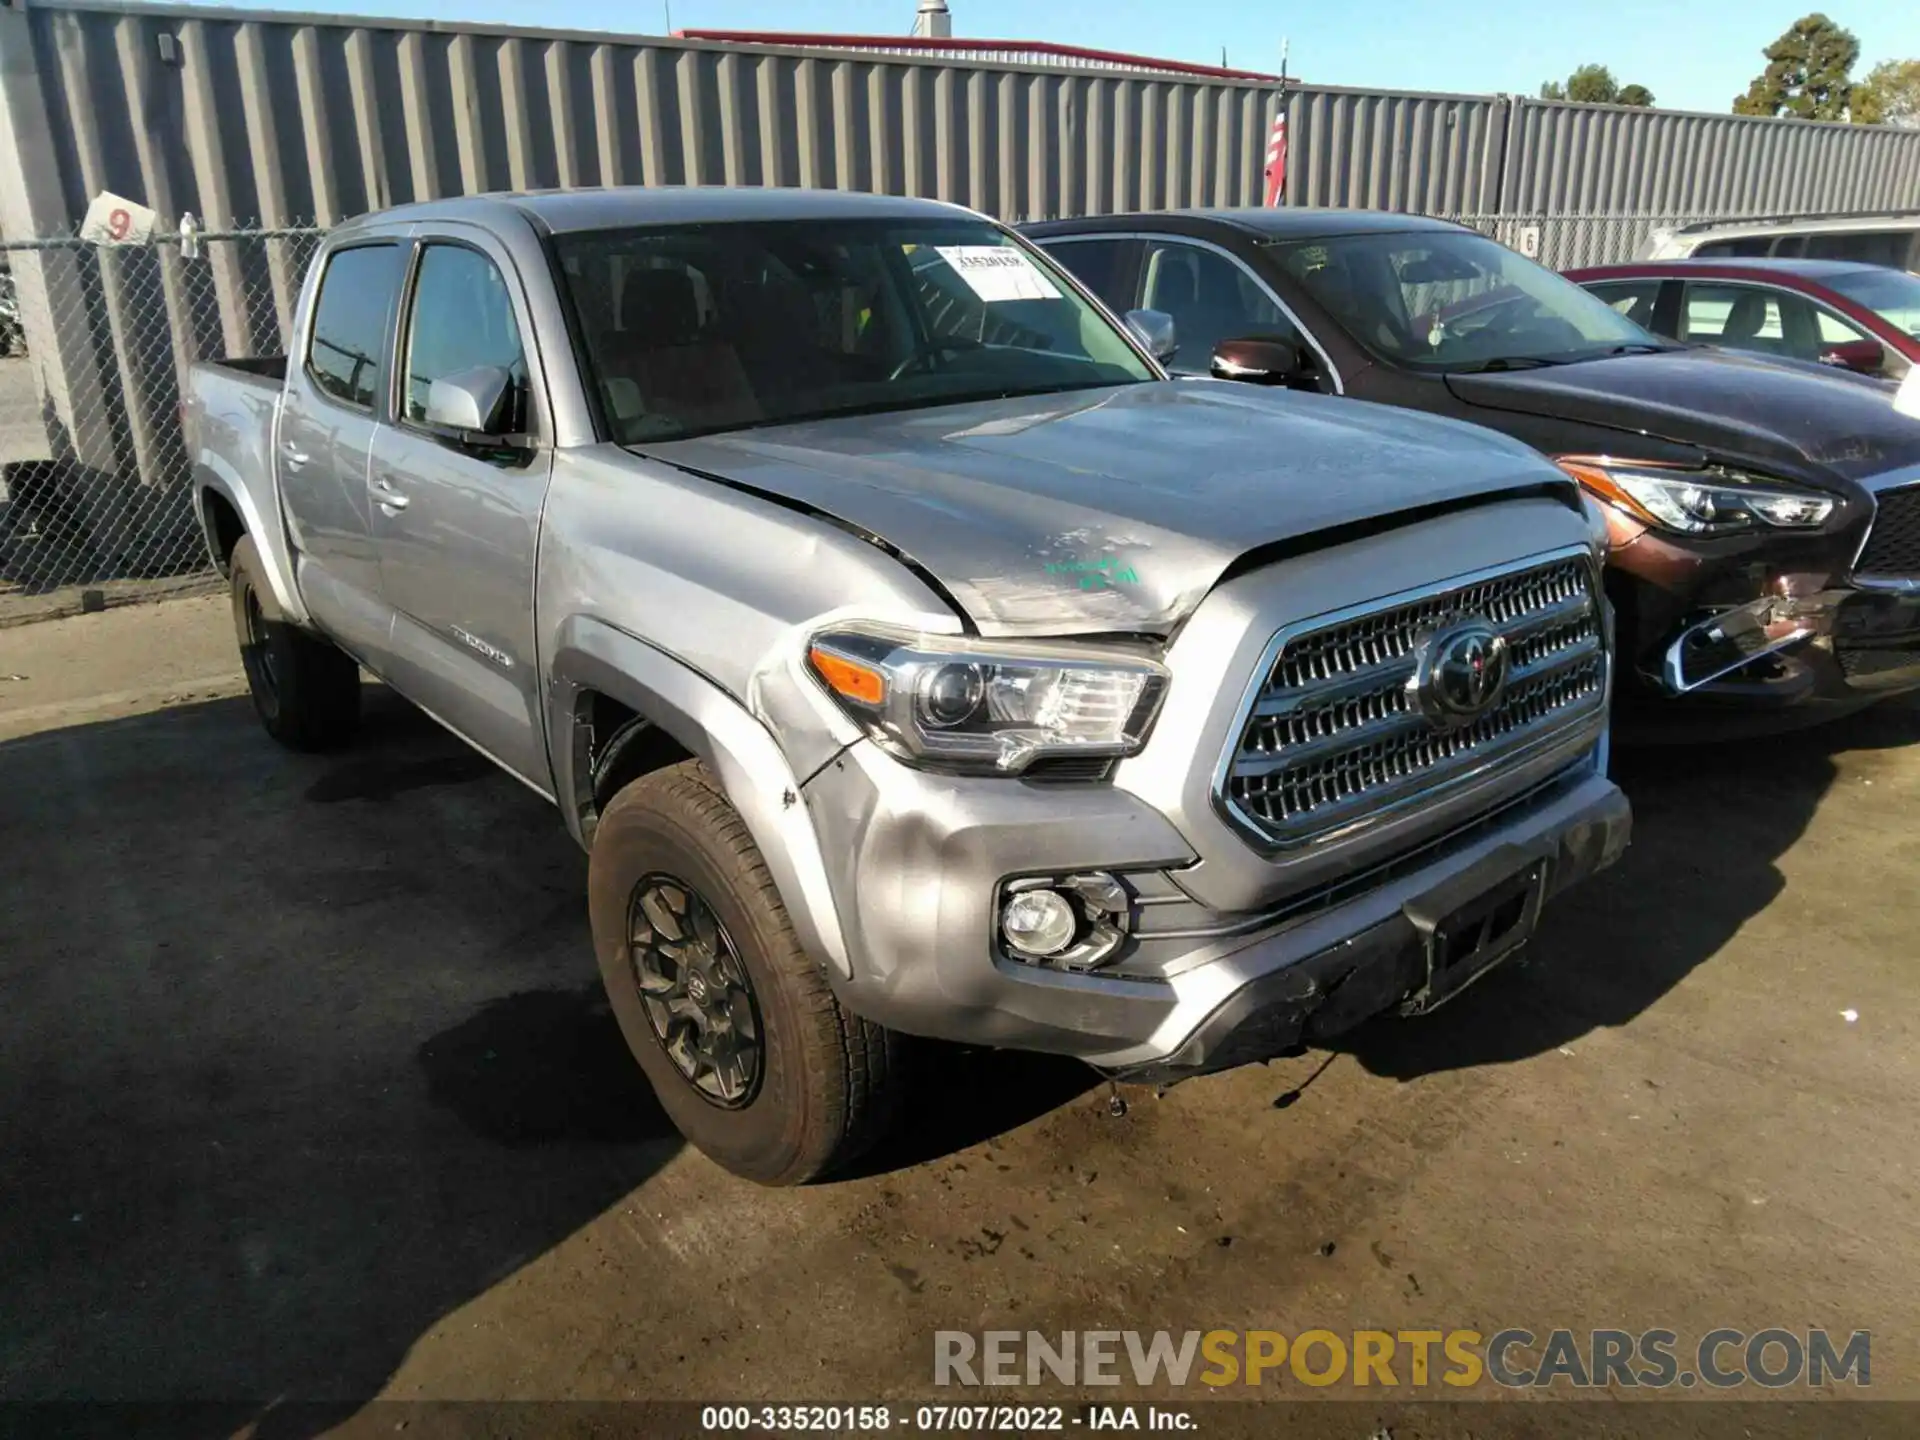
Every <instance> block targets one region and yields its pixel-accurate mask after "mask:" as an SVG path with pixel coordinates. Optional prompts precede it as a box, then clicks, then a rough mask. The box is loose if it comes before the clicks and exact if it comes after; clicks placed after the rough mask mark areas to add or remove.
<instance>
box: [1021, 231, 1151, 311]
mask: <svg viewBox="0 0 1920 1440" xmlns="http://www.w3.org/2000/svg"><path fill="white" fill-rule="evenodd" d="M1040 248H1041V249H1043V250H1045V251H1046V252H1047V254H1049V255H1051V256H1052V257H1053V258H1054V259H1055V260H1058V261H1059V262H1060V263H1061V264H1062V265H1064V266H1066V267H1067V269H1069V270H1071V271H1072V272H1073V278H1074V279H1076V280H1078V281H1079V282H1080V283H1081V284H1082V285H1084V286H1086V287H1087V288H1088V289H1089V290H1091V291H1093V293H1094V294H1096V295H1098V296H1099V297H1100V299H1101V300H1102V301H1103V302H1104V303H1105V305H1106V307H1107V308H1108V309H1109V310H1111V311H1113V312H1114V314H1116V315H1123V314H1125V313H1126V312H1127V311H1128V310H1131V309H1132V308H1133V274H1134V269H1135V267H1136V266H1137V265H1138V263H1139V253H1140V242H1139V241H1137V240H1118V239H1116V240H1052V241H1043V242H1042V243H1041V247H1040Z"/></svg>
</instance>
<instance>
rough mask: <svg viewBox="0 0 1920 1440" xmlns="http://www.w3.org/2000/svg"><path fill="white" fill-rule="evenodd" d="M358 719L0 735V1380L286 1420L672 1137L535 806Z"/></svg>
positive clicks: (610, 1188) (301, 1414)
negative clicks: (324, 729)
mask: <svg viewBox="0 0 1920 1440" xmlns="http://www.w3.org/2000/svg"><path fill="white" fill-rule="evenodd" d="M376 693H377V692H376ZM369 719H370V725H369V729H370V730H371V731H372V733H371V734H370V735H369V736H368V747H367V749H365V750H362V751H356V752H354V753H353V754H352V755H349V756H341V757H331V758H306V757H296V756H290V755H288V754H286V753H285V752H283V751H280V750H279V749H278V748H277V747H275V746H273V745H272V744H271V743H270V742H268V741H267V740H266V739H265V738H264V737H262V736H261V735H260V734H259V732H258V728H257V725H256V723H255V721H254V718H253V715H252V711H251V708H250V706H249V703H248V701H246V700H245V699H235V700H222V701H216V702H211V703H206V704H200V705H194V706H189V707H183V708H181V709H178V710H175V711H171V712H168V713H164V714H159V715H151V716H143V717H139V718H133V719H127V720H117V721H110V722H106V723H101V724H96V725H88V726H81V727H76V728H73V729H69V730H63V731H55V732H50V733H46V734H41V735H36V736H31V737H28V738H26V739H22V740H17V741H12V742H9V743H6V744H0V796H3V797H4V802H3V803H0V855H4V856H5V857H7V858H6V862H5V864H4V866H3V867H0V985H4V988H5V993H6V994H7V996H8V1003H7V1005H6V1006H4V1007H0V1056H4V1060H3V1061H0V1154H3V1155H4V1156H5V1157H6V1160H5V1169H6V1174H7V1183H6V1184H4V1185H0V1234H4V1235H5V1236H6V1237H7V1243H6V1244H5V1245H4V1246H0V1398H4V1399H5V1400H7V1401H9V1402H18V1401H23V1400H28V1401H30V1400H41V1401H57V1400H62V1399H66V1400H88V1401H98V1400H106V1399H114V1398H124V1399H127V1400H134V1401H144V1402H154V1401H199V1400H218V1401H220V1402H222V1404H221V1405H220V1407H219V1408H218V1409H217V1410H202V1409H190V1410H185V1411H181V1412H179V1413H178V1414H177V1416H176V1417H175V1418H176V1420H177V1423H176V1424H174V1425H172V1426H169V1425H168V1424H166V1423H163V1422H164V1420H165V1417H164V1416H152V1417H149V1418H150V1419H151V1420H152V1422H153V1423H154V1424H155V1425H157V1427H158V1429H159V1430H160V1431H162V1432H169V1431H170V1433H181V1434H186V1433H194V1434H207V1433H216V1432H218V1433H230V1432H232V1431H233V1430H235V1429H236V1428H242V1427H246V1426H256V1428H254V1429H253V1431H252V1433H257V1434H261V1435H268V1434H292V1433H313V1432H314V1431H316V1430H318V1429H321V1428H324V1427H325V1426H326V1425H327V1424H330V1423H333V1422H335V1421H337V1420H339V1419H341V1418H343V1417H344V1415H345V1414H347V1413H349V1412H350V1410H351V1409H352V1408H353V1407H354V1406H355V1405H357V1404H358V1403H360V1402H363V1401H364V1400H365V1398H366V1397H367V1396H369V1395H372V1394H374V1393H375V1392H376V1391H378V1390H379V1389H380V1388H381V1386H382V1385H383V1384H384V1383H385V1382H386V1381H387V1380H388V1378H389V1377H390V1376H391V1375H393V1373H394V1372H395V1370H396V1369H397V1368H398V1367H399V1365H400V1363H401V1362H402V1360H403V1359H404V1358H405V1356H406V1355H407V1353H408V1350H409V1349H410V1348H411V1347H412V1346H413V1345H414V1344H415V1342H417V1341H418V1340H419V1339H420V1338H421V1337H422V1336H423V1335H425V1334H427V1333H428V1332H430V1331H432V1330H433V1329H434V1328H435V1327H436V1326H437V1325H439V1324H441V1323H443V1322H444V1320H445V1317H447V1316H448V1315H449V1314H450V1313H452V1312H454V1311H456V1310H458V1309H459V1308H460V1307H461V1306H462V1305H464V1304H465V1303H466V1302H468V1301H469V1300H471V1299H472V1298H473V1297H475V1296H476V1295H479V1294H480V1293H482V1292H484V1291H485V1290H487V1289H488V1288H489V1287H491V1286H493V1285H495V1284H496V1283H498V1282H499V1281H500V1280H502V1279H503V1278H504V1277H505V1276H507V1275H508V1274H510V1273H511V1272H513V1271H515V1270H516V1269H518V1268H520V1267H522V1266H524V1265H526V1264H528V1263H529V1262H531V1261H533V1260H535V1259H536V1258H537V1257H539V1256H541V1255H542V1254H544V1253H545V1252H547V1251H549V1250H551V1249H552V1248H553V1247H554V1246H555V1245H556V1244H558V1243H559V1242H560V1241H561V1240H562V1239H564V1238H565V1237H566V1236H568V1235H570V1234H573V1233H574V1232H576V1231H577V1230H579V1229H580V1228H581V1227H582V1226H584V1225H586V1224H588V1223H589V1222H590V1221H592V1220H593V1219H594V1218H595V1217H596V1216H599V1215H600V1214H602V1213H603V1212H605V1211H606V1210H607V1209H608V1208H609V1207H611V1206H613V1205H614V1204H616V1203H617V1202H618V1201H620V1200H621V1199H622V1198H623V1197H625V1196H627V1195H628V1194H629V1193H630V1192H631V1191H632V1190H633V1189H634V1188H635V1187H636V1186H639V1185H641V1184H643V1183H644V1182H645V1181H647V1180H648V1179H649V1177H651V1176H652V1175H653V1174H655V1173H656V1172H657V1171H658V1170H659V1168H660V1167H661V1166H662V1165H663V1164H665V1163H666V1162H667V1161H668V1160H669V1159H670V1158H672V1157H673V1156H674V1155H675V1154H676V1153H677V1152H678V1150H679V1147H680V1141H679V1140H678V1138H677V1137H676V1136H675V1135H674V1134H673V1132H672V1130H671V1128H670V1127H669V1126H668V1124H667V1122H666V1120H665V1118H664V1116H663V1115H662V1113H661V1111H660V1109H659V1106H658V1104H657V1102H656V1101H655V1100H654V1097H653V1094H652V1092H651V1090H650V1089H649V1088H648V1086H647V1084H646V1081H645V1079H644V1078H643V1076H642V1074H641V1072H640V1070H639V1068H638V1067H637V1066H636V1065H635V1064H634V1063H633V1061H632V1060H631V1058H630V1057H629V1056H628V1054H627V1051H626V1047H625V1045H624V1044H623V1043H622V1041H621V1039H620V1034H619V1030H618V1028H617V1026H616V1025H615V1023H614V1021H613V1017H612V1015H611V1013H610V1011H609V1010H608V1009H607V1007H606V1005H605V1002H604V1000H603V999H602V997H601V994H600V988H599V983H598V977H597V975H596V974H595V971H594V965H593V958H592V947H591V944H590V943H589V940H588V937H587V927H586V920H585V913H584V911H585V906H584V904H583V902H582V899H581V896H582V893H583V891H582V887H583V883H584V875H583V870H584V862H583V861H582V858H581V857H580V855H579V854H578V852H577V850H576V849H575V847H574V846H573V844H572V842H571V841H570V840H569V839H568V838H567V837H566V835H565V834H564V833H563V832H562V831H561V829H560V827H559V826H558V825H557V823H556V822H555V820H554V818H553V816H552V814H551V812H550V811H548V810H547V809H546V808H545V807H544V806H542V805H541V803H540V802H539V801H538V800H537V799H536V798H535V797H533V796H531V795H528V794H527V793H526V792H524V791H522V790H521V789H520V787H518V786H516V785H514V784H512V783H511V782H510V781H507V780H505V779H503V778H495V777H487V778H485V779H484V780H483V779H482V778H481V777H482V776H483V774H484V772H483V771H469V770H468V769H466V768H465V767H464V764H463V762H462V761H461V760H460V747H459V746H458V743H457V742H455V741H453V740H452V739H451V738H449V737H447V736H445V735H444V734H443V733H441V732H440V731H439V730H438V729H437V728H436V727H434V726H433V725H432V724H431V723H430V722H428V721H426V720H424V719H421V718H420V717H418V716H417V715H416V714H415V713H414V712H412V711H411V710H409V709H407V708H406V707H404V706H400V705H399V704H398V702H395V701H392V700H391V699H386V700H385V701H384V703H382V702H381V701H380V700H378V699H377V700H376V702H375V707H374V712H373V713H372V714H371V715H370V717H369ZM306 1402H311V1404H309V1403H306ZM316 1407H317V1408H316ZM95 1419H97V1420H100V1421H101V1422H102V1423H104V1424H106V1426H107V1428H108V1429H110V1430H111V1429H117V1428H122V1422H125V1421H128V1420H129V1417H128V1416H126V1415H119V1416H117V1417H116V1416H112V1415H107V1414H104V1413H103V1414H101V1415H98V1416H95ZM51 1421H52V1423H53V1424H54V1425H55V1428H58V1427H60V1426H64V1425H66V1424H67V1423H69V1422H76V1423H77V1422H82V1421H86V1416H85V1415H84V1414H78V1415H76V1414H74V1413H71V1412H69V1413H68V1414H66V1415H65V1416H63V1417H51ZM256 1422H257V1425H256ZM89 1423H90V1422H89ZM142 1423H143V1424H144V1423H146V1421H144V1420H143V1421H142ZM0 1428H3V1427H0Z"/></svg>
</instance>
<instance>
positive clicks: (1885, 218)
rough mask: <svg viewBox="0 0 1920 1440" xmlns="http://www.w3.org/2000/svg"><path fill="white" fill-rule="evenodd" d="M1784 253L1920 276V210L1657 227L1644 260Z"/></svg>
mask: <svg viewBox="0 0 1920 1440" xmlns="http://www.w3.org/2000/svg"><path fill="white" fill-rule="evenodd" d="M1761 255H1769V256H1783V257H1789V258H1796V259H1808V260H1853V261H1858V262H1860V263H1862V264H1867V265H1890V266H1892V267H1893V268H1894V269H1896V270H1910V271H1912V272H1913V273H1914V274H1916V275H1920V210H1905V211H1887V212H1885V213H1882V214H1875V215H1830V216H1826V217H1820V216H1807V215H1782V216H1778V217H1776V218H1774V219H1757V220H1756V219H1745V220H1701V221H1698V222H1696V223H1694V224H1691V225H1680V226H1677V227H1675V228H1673V229H1667V230H1656V231H1654V232H1653V236H1652V238H1651V239H1650V240H1649V241H1648V242H1647V251H1646V254H1645V255H1643V256H1642V257H1641V258H1642V259H1644V260H1685V259H1690V258H1699V259H1702V260H1710V259H1716V258H1731V257H1740V258H1745V259H1751V258H1754V257H1756V256H1761Z"/></svg>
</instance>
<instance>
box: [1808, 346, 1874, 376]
mask: <svg viewBox="0 0 1920 1440" xmlns="http://www.w3.org/2000/svg"><path fill="white" fill-rule="evenodd" d="M1820 363H1821V364H1822V365H1833V366H1836V367H1837V368H1839V369H1842V370H1852V371H1855V372H1857V373H1859V374H1861V375H1878V374H1879V373H1880V372H1881V371H1882V370H1884V369H1885V368H1886V364H1887V353H1886V351H1885V350H1883V349H1881V347H1880V342H1879V341H1878V340H1842V341H1841V342H1840V343H1839V344H1838V345H1824V346H1822V347H1821V349H1820Z"/></svg>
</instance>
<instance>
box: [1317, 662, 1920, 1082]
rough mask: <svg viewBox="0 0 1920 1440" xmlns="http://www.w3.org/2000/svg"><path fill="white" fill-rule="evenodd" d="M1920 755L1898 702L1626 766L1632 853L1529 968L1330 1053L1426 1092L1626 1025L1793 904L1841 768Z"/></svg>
mask: <svg viewBox="0 0 1920 1440" xmlns="http://www.w3.org/2000/svg"><path fill="white" fill-rule="evenodd" d="M1916 742H1920V704H1915V703H1914V702H1912V701H1911V700H1893V701H1889V702H1886V703H1884V704H1881V705H1878V706H1876V707H1874V708H1872V709H1869V710H1865V711H1862V712H1859V713H1857V714H1855V715H1852V716H1849V717H1847V718H1846V719H1843V720H1840V721H1837V722H1834V723H1832V724H1828V725H1825V726H1821V727H1817V728H1814V729H1810V730H1803V731H1797V732H1793V733H1789V734H1785V735H1776V736H1772V737H1769V738H1764V739H1754V740H1743V741H1737V742H1726V743H1722V744H1715V745H1695V746H1684V747H1681V746H1676V747H1670V748H1659V749H1646V750H1627V751H1621V752H1616V755H1615V758H1614V765H1613V770H1614V776H1615V778H1616V779H1617V780H1618V781H1619V783H1620V786H1621V788H1622V789H1623V790H1625V791H1626V792H1627V795H1628V797H1629V798H1630V799H1631V800H1632V801H1633V808H1634V833H1633V843H1632V844H1631V845H1630V846H1629V847H1628V850H1627V853H1626V855H1625V856H1624V857H1623V858H1622V859H1621V861H1620V863H1619V864H1617V865H1616V866H1614V867H1613V869H1611V870H1609V871H1606V872H1604V873H1603V874H1601V875H1598V876H1596V877H1594V878H1593V879H1591V880H1589V881H1587V882H1586V883H1585V884H1584V885H1582V886H1580V887H1578V888H1576V889H1574V890H1571V891H1569V892H1567V893H1566V894H1564V895H1562V896H1560V897H1559V898H1558V899H1557V900H1556V901H1555V902H1554V903H1553V904H1552V905H1551V906H1550V907H1549V909H1548V912H1547V914H1546V915H1545V916H1543V917H1542V923H1541V928H1540V931H1539V933H1538V934H1537V935H1536V936H1535V937H1534V939H1533V941H1532V943H1531V944H1530V945H1529V947H1528V948H1529V950H1530V952H1531V956H1530V958H1529V959H1528V961H1527V962H1526V963H1524V964H1521V965H1517V966H1515V967H1513V968H1512V969H1511V970H1508V971H1502V972H1496V973H1494V974H1493V975H1490V976H1488V977H1487V978H1486V979H1485V980H1483V981H1481V982H1480V984H1479V985H1478V986H1476V987H1475V989H1474V990H1473V991H1472V992H1470V993H1469V994H1467V995H1465V996H1462V997H1461V998H1460V999H1459V1000H1458V1001H1456V1002H1455V1003H1453V1004H1451V1005H1448V1006H1446V1007H1445V1008H1443V1009H1441V1010H1439V1011H1437V1012H1435V1013H1434V1014H1432V1015H1430V1016H1426V1017H1424V1018H1421V1019H1417V1020H1410V1021H1400V1020H1397V1019H1392V1018H1385V1019H1380V1020H1376V1021H1374V1022H1371V1023H1370V1024H1368V1025H1365V1026H1362V1027H1360V1028H1359V1029H1357V1030H1355V1031H1353V1032H1351V1033H1349V1034H1347V1035H1345V1036H1341V1037H1337V1038H1336V1039H1335V1040H1333V1041H1332V1042H1331V1043H1330V1048H1332V1049H1333V1050H1335V1051H1340V1052H1345V1053H1349V1054H1351V1055H1353V1056H1354V1057H1355V1058H1356V1059H1357V1060H1359V1061H1360V1063H1361V1064H1362V1065H1364V1066H1365V1067H1366V1068H1367V1069H1368V1070H1369V1071H1371V1072H1373V1073H1374V1074H1377V1075H1386V1076H1390V1077H1394V1078H1397V1079H1413V1078H1415V1077H1416V1076H1420V1075H1425V1074H1429V1073H1432V1072H1435V1071H1441V1070H1451V1069H1460V1068H1465V1067H1469V1066H1477V1065H1488V1064H1499V1063H1502V1062H1505V1061H1511V1060H1519V1059H1524V1058H1526V1057H1528V1056H1531V1055H1537V1054H1540V1053H1543V1052H1544V1051H1547V1050H1551V1049H1555V1048H1557V1047H1558V1046H1561V1045H1565V1044H1568V1043H1569V1042H1571V1041H1573V1040H1575V1039H1578V1038H1579V1037H1581V1036H1583V1035H1586V1034H1588V1033H1589V1032H1591V1031H1593V1030H1595V1029H1599V1028H1602V1027H1606V1026H1615V1025H1624V1024H1626V1023H1627V1022H1628V1021H1630V1020H1632V1019H1633V1018H1634V1017H1635V1016H1636V1015H1639V1014H1640V1013H1641V1012H1642V1011H1644V1010H1646V1009H1647V1008H1648V1007H1649V1006H1651V1005H1653V1004H1654V1003H1655V1002H1656V1001H1658V1000H1659V999H1660V998H1661V997H1662V996H1663V995H1665V994H1666V993H1667V992H1668V991H1669V990H1671V989H1673V988H1674V986H1676V985H1678V984H1679V983H1680V982H1681V981H1682V980H1683V979H1685V978H1686V976H1687V975H1688V974H1689V973H1691V972H1692V971H1693V969H1694V968H1695V967H1696V966H1699V965H1701V964H1703V963H1705V962H1707V961H1708V960H1711V959H1712V958H1713V957H1714V956H1715V955H1716V954H1718V953H1719V951H1720V950H1721V948H1722V947H1723V946H1724V945H1725V944H1726V943H1727V941H1728V940H1729V939H1731V938H1732V936H1733V935H1734V934H1735V932H1737V931H1738V930H1739V929H1740V928H1741V926H1743V925H1744V924H1746V923H1747V921H1749V920H1750V919H1752V918H1753V917H1754V916H1755V915H1757V914H1759V913H1760V911H1762V910H1764V909H1765V908H1766V907H1767V906H1768V905H1769V904H1771V903H1772V901H1773V900H1774V898H1775V897H1776V896H1778V895H1779V894H1780V892H1781V890H1782V889H1783V888H1784V886H1785V881H1784V878H1783V877H1782V875H1781V872H1780V869H1779V866H1778V864H1777V862H1778V860H1779V859H1780V857H1781V856H1782V855H1783V854H1785V853H1786V851H1787V850H1788V849H1790V848H1791V847H1792V846H1793V844H1794V843H1795V842H1796V841H1797V840H1799V838H1800V837H1801V835H1802V834H1803V833H1804V832H1805V830H1806V828H1807V825H1808V822H1809V821H1810V820H1811V819H1812V818H1813V815H1814V812H1815V811H1816V810H1817V809H1818V808H1819V805H1820V803H1821V800H1822V799H1823V797H1825V796H1826V794H1827V792H1828V790H1829V789H1830V788H1831V787H1832V785H1833V782H1834V779H1835V777H1836V775H1837V774H1838V768H1837V766H1836V765H1835V762H1834V758H1833V757H1834V756H1835V755H1837V754H1841V753H1844V752H1846V751H1850V750H1880V749H1892V748H1896V747H1901V746H1906V745H1911V744H1914V743H1916Z"/></svg>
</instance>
